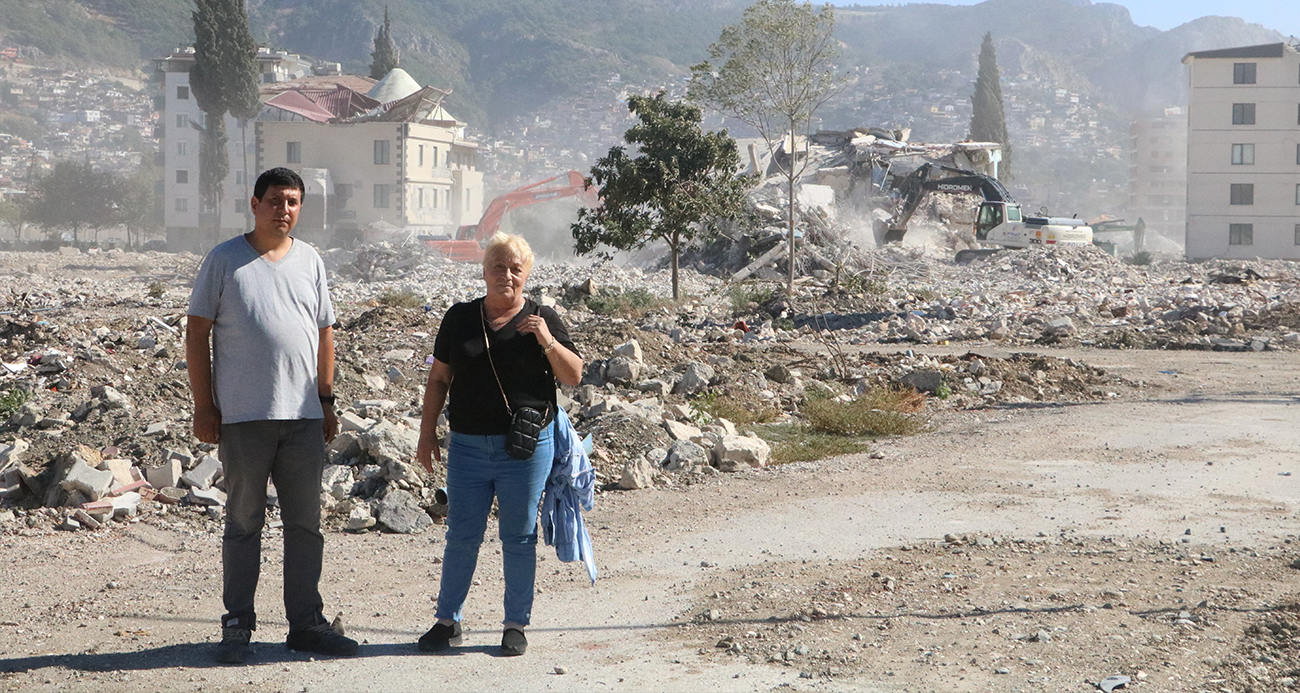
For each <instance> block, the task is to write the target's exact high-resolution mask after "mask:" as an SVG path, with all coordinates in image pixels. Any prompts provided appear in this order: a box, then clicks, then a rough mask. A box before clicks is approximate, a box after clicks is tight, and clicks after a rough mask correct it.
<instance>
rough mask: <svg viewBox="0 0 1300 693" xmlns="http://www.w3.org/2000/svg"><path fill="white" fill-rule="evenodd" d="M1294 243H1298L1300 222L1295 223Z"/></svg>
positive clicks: (1299, 240) (1299, 242) (1299, 239)
mask: <svg viewBox="0 0 1300 693" xmlns="http://www.w3.org/2000/svg"><path fill="white" fill-rule="evenodd" d="M1295 244H1296V245H1300V224H1296V225H1295Z"/></svg>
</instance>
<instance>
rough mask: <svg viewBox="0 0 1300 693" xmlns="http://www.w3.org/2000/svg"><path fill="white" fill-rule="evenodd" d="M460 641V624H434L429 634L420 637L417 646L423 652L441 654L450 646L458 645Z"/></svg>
mask: <svg viewBox="0 0 1300 693" xmlns="http://www.w3.org/2000/svg"><path fill="white" fill-rule="evenodd" d="M461 639H462V638H461V631H460V622H456V623H453V624H451V625H450V626H447V625H443V624H441V623H435V624H433V627H432V628H430V629H429V632H427V633H425V634H424V635H421V636H420V643H419V644H420V649H421V650H422V651H424V652H441V651H442V650H445V649H447V648H448V647H451V646H452V645H459V644H460V643H461Z"/></svg>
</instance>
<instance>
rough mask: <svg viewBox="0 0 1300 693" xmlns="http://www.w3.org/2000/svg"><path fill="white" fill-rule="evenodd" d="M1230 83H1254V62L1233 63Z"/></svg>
mask: <svg viewBox="0 0 1300 693" xmlns="http://www.w3.org/2000/svg"><path fill="white" fill-rule="evenodd" d="M1232 83H1233V84H1254V83H1255V63H1233V65H1232Z"/></svg>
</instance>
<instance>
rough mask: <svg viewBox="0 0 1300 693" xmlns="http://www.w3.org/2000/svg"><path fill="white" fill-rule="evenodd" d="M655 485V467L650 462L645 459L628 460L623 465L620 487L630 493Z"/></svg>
mask: <svg viewBox="0 0 1300 693" xmlns="http://www.w3.org/2000/svg"><path fill="white" fill-rule="evenodd" d="M653 485H654V466H653V465H652V464H651V462H650V460H647V459H646V458H644V457H638V458H636V459H632V460H628V461H627V464H625V465H623V476H622V477H621V478H620V479H619V481H618V487H619V488H621V489H625V490H628V491H631V490H635V489H639V488H650V487H651V486H653Z"/></svg>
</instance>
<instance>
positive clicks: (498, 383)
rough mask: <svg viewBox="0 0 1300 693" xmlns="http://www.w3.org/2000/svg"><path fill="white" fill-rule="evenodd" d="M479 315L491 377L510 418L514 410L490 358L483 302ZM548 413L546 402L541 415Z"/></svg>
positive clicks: (490, 350) (490, 347)
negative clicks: (544, 409) (495, 382)
mask: <svg viewBox="0 0 1300 693" xmlns="http://www.w3.org/2000/svg"><path fill="white" fill-rule="evenodd" d="M479 317H481V318H482V321H481V322H480V323H479V325H480V326H482V328H483V350H484V351H486V352H487V357H488V364H489V365H491V366H492V377H493V378H494V379H495V380H496V381H497V389H498V390H500V391H501V401H502V402H505V405H506V411H507V412H509V413H510V417H511V418H514V415H515V410H514V409H512V408H511V407H510V398H509V397H506V389H505V388H504V387H502V386H501V376H500V375H498V374H497V364H496V362H495V361H493V360H492V342H491V341H490V340H488V333H487V307H486V306H485V305H484V304H483V303H480V304H479ZM550 414H551V405H550V404H549V403H548V404H547V405H546V411H545V412H543V416H550Z"/></svg>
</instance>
